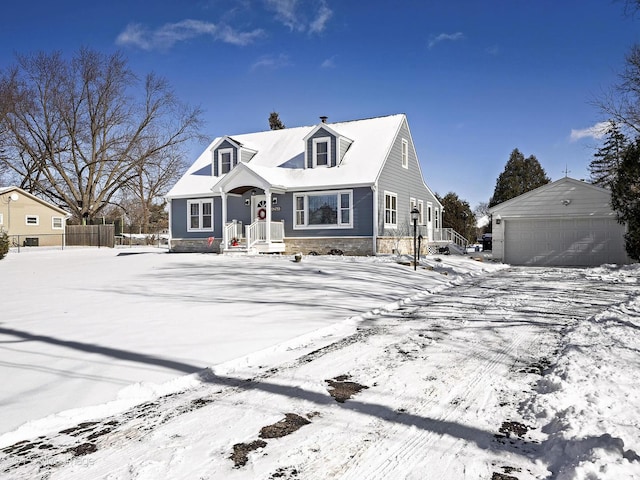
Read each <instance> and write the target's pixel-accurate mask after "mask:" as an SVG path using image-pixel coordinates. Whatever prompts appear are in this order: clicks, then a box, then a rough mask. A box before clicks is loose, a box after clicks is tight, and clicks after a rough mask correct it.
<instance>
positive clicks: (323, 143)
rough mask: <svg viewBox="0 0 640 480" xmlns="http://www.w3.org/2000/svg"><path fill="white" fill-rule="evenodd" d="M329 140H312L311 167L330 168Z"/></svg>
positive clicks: (327, 138) (324, 138)
mask: <svg viewBox="0 0 640 480" xmlns="http://www.w3.org/2000/svg"><path fill="white" fill-rule="evenodd" d="M330 145H331V138H329V137H322V138H314V139H313V166H314V167H330V166H331V150H330Z"/></svg>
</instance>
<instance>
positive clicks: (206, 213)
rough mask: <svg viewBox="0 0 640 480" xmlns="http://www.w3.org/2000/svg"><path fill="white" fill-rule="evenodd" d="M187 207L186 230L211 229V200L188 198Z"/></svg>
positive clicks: (208, 230)
mask: <svg viewBox="0 0 640 480" xmlns="http://www.w3.org/2000/svg"><path fill="white" fill-rule="evenodd" d="M187 209H188V213H189V215H188V220H187V222H188V223H187V231H188V232H203V231H207V232H211V231H213V200H189V201H188V202H187Z"/></svg>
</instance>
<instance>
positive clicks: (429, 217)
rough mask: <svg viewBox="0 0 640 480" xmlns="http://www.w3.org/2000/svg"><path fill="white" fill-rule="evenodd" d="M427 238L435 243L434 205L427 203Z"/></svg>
mask: <svg viewBox="0 0 640 480" xmlns="http://www.w3.org/2000/svg"><path fill="white" fill-rule="evenodd" d="M427 236H428V239H429V242H433V203H431V202H427Z"/></svg>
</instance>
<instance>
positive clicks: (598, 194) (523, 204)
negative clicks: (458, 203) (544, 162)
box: [489, 177, 615, 218]
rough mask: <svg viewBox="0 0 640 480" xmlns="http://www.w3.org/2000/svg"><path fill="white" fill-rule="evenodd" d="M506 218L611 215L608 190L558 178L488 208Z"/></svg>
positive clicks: (613, 214)
mask: <svg viewBox="0 0 640 480" xmlns="http://www.w3.org/2000/svg"><path fill="white" fill-rule="evenodd" d="M489 212H490V213H491V214H492V215H500V216H501V217H502V218H508V217H538V218H540V217H556V218H565V217H585V216H587V217H613V216H615V212H614V211H613V209H612V208H611V192H610V191H609V190H607V189H606V188H601V187H598V186H595V185H592V184H590V183H586V182H583V181H580V180H576V179H573V178H569V177H564V178H561V179H560V180H556V181H555V182H552V183H548V184H546V185H543V186H542V187H538V188H536V189H535V190H531V191H530V192H527V193H524V194H522V195H520V196H518V197H515V198H512V199H511V200H507V201H506V202H503V203H500V204H498V205H495V206H494V207H491V208H490V209H489Z"/></svg>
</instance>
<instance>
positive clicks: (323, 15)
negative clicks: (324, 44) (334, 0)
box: [309, 2, 333, 33]
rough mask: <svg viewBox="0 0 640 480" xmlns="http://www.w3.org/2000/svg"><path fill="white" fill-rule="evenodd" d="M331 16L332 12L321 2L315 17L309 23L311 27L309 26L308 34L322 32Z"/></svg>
mask: <svg viewBox="0 0 640 480" xmlns="http://www.w3.org/2000/svg"><path fill="white" fill-rule="evenodd" d="M332 15H333V11H331V9H330V8H329V7H327V5H326V3H324V2H322V3H321V4H320V8H319V10H318V15H317V17H316V18H315V20H313V21H312V22H311V25H309V33H320V32H322V31H323V30H324V28H325V26H326V25H327V22H328V21H329V19H330V18H331V16H332Z"/></svg>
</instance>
